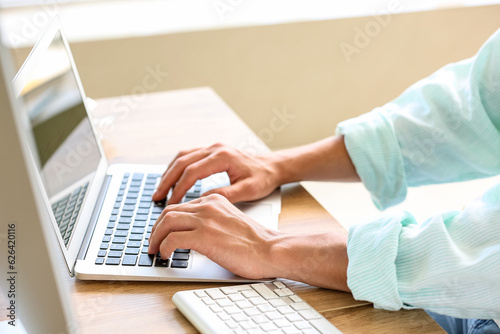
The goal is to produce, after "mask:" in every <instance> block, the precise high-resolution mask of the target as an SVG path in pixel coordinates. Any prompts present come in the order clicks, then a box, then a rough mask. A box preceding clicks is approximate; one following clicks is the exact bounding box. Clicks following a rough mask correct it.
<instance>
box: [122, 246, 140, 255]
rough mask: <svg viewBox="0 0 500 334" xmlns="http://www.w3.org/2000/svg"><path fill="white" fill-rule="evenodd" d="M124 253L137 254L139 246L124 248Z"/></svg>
mask: <svg viewBox="0 0 500 334" xmlns="http://www.w3.org/2000/svg"><path fill="white" fill-rule="evenodd" d="M125 254H126V255H139V248H127V249H126V250H125Z"/></svg>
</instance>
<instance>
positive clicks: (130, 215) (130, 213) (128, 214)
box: [120, 211, 134, 217]
mask: <svg viewBox="0 0 500 334" xmlns="http://www.w3.org/2000/svg"><path fill="white" fill-rule="evenodd" d="M133 216H134V212H133V211H123V212H122V214H121V216H120V217H133Z"/></svg>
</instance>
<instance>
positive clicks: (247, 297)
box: [172, 281, 341, 334]
mask: <svg viewBox="0 0 500 334" xmlns="http://www.w3.org/2000/svg"><path fill="white" fill-rule="evenodd" d="M172 301H173V302H174V304H175V305H176V306H177V308H178V309H179V311H181V312H182V314H184V316H185V317H186V318H187V319H188V320H189V321H190V322H191V323H192V324H193V325H194V326H195V327H196V328H197V329H198V330H199V331H200V332H201V333H203V334H209V333H214V334H215V333H217V334H219V333H272V334H274V333H307V334H309V333H316V334H317V333H323V334H326V333H341V332H340V331H339V330H338V329H337V328H336V327H335V326H333V325H332V324H331V323H330V322H329V321H328V320H326V319H325V318H324V317H323V316H322V315H321V314H319V313H318V312H317V311H316V310H314V309H313V308H312V307H311V306H310V305H309V304H307V303H306V302H305V301H303V300H302V299H301V298H300V297H299V296H297V295H296V294H294V293H293V292H292V291H291V290H290V289H288V288H287V287H286V286H285V284H283V283H282V282H279V281H275V282H273V283H256V284H248V285H235V286H230V287H224V288H211V289H200V290H189V291H179V292H177V293H176V294H175V295H174V296H173V298H172Z"/></svg>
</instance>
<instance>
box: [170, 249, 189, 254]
mask: <svg viewBox="0 0 500 334" xmlns="http://www.w3.org/2000/svg"><path fill="white" fill-rule="evenodd" d="M174 253H191V250H190V249H184V248H177V249H176V250H175V251H174Z"/></svg>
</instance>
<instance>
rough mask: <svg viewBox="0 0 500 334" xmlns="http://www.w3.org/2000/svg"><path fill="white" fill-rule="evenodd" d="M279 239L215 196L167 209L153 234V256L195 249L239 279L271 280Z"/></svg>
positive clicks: (270, 231) (226, 201) (171, 206)
mask: <svg viewBox="0 0 500 334" xmlns="http://www.w3.org/2000/svg"><path fill="white" fill-rule="evenodd" d="M276 237H277V232H276V231H273V230H270V229H267V228H265V227H263V226H262V225H260V224H259V223H257V222H255V221H254V220H252V219H251V218H250V217H248V216H246V215H245V214H244V213H243V212H241V211H240V210H238V209H237V208H236V207H235V206H234V205H232V204H231V203H229V201H228V200H227V199H225V198H224V197H222V196H220V195H216V194H212V195H210V196H206V197H202V198H199V199H196V200H193V201H191V202H188V203H184V204H173V205H169V206H167V207H166V208H165V210H163V212H162V214H161V215H160V217H159V218H158V219H157V221H156V223H155V225H154V226H153V229H152V231H151V236H150V237H149V253H150V254H155V253H157V252H158V251H160V252H161V255H162V258H164V259H166V258H168V257H169V256H170V254H171V253H172V252H173V251H174V250H175V249H177V248H188V249H193V250H196V251H197V252H199V253H201V254H203V255H206V256H207V257H208V258H209V259H211V260H213V261H214V262H216V263H218V264H220V265H221V266H223V267H225V268H226V269H228V270H230V271H232V272H233V273H235V274H237V275H240V276H243V277H248V278H255V279H258V278H268V277H271V275H272V271H271V270H270V269H271V266H270V260H271V256H270V251H271V244H272V243H273V241H274V239H275V238H276Z"/></svg>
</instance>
